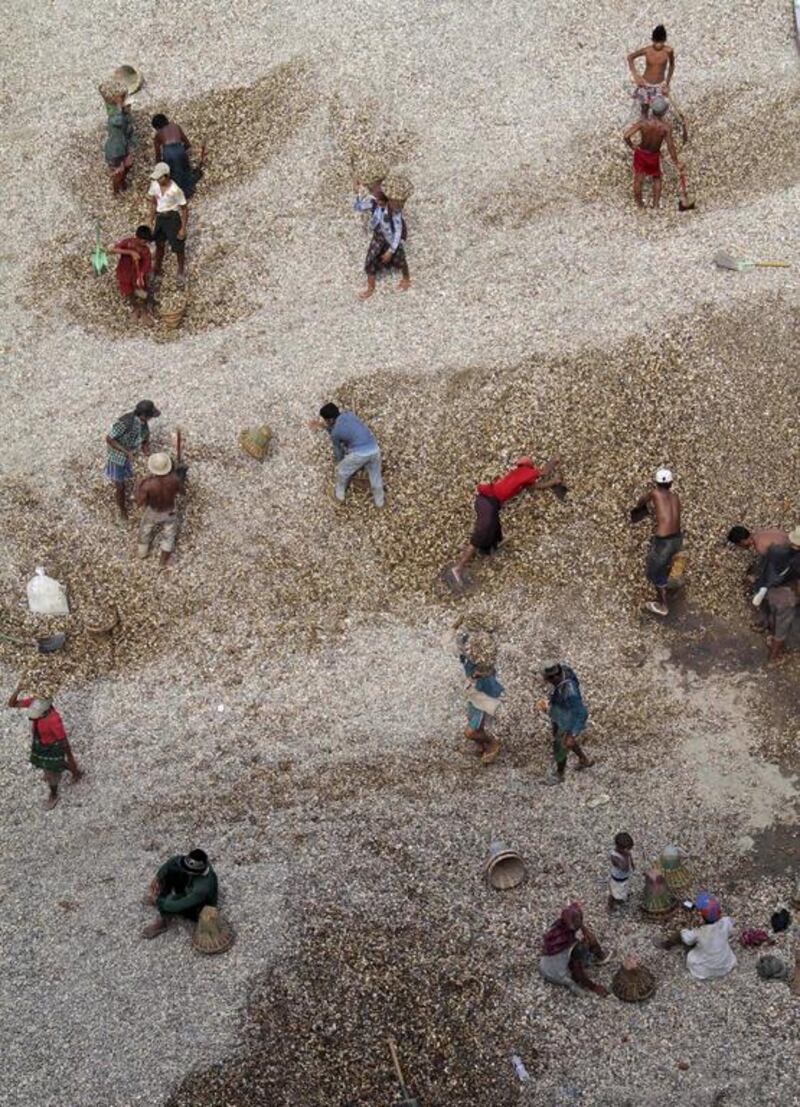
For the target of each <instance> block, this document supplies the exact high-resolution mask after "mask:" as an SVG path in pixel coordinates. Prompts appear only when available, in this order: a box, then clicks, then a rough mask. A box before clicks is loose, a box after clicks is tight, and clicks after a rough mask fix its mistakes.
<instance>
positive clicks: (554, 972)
mask: <svg viewBox="0 0 800 1107" xmlns="http://www.w3.org/2000/svg"><path fill="white" fill-rule="evenodd" d="M579 932H580V933H581V934H582V936H583V937H582V940H581V941H578V933H579ZM610 959H611V952H608V953H606V952H605V951H604V950H603V948H602V947H601V945H600V943H599V942H598V940H597V937H596V935H595V933H594V931H593V930H592V929H591V928H590V926H589V924H588V923H587V922H585V921H584V918H583V909H582V908H581V905H580V904H579V903H570V904H569V905H568V906H567V907H565V908H564V910H563V911H562V912H561V914H560V915H559V917H558V918H557V919H556V921H555V922H554V923H553V925H552V926H551V927H550V929H549V930H548V931H547V932H546V933H545V935H544V937H543V938H542V955H541V957H540V958H539V972H540V973H541V974H542V976H543V977H544V978H545V980H547V981H549V982H550V983H551V984H561V985H563V987H565V988H569V990H570V991H571V992H574V993H575V995H584V994H585V993H586V991H590V992H594V993H595V995H599V996H607V995H608V991H607V990H606V989H605V988H604V987H603V985H602V984H596V983H595V982H594V981H593V980H590V979H589V977H588V975H587V973H586V967H587V965H591V964H595V965H605V963H606V962H607V961H609V960H610Z"/></svg>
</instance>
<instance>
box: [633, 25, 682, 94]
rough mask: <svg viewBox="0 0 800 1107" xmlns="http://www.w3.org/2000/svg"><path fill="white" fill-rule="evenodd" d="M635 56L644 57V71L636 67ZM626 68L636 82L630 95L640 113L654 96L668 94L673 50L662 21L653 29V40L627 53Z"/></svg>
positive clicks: (673, 57)
mask: <svg viewBox="0 0 800 1107" xmlns="http://www.w3.org/2000/svg"><path fill="white" fill-rule="evenodd" d="M637 58H644V60H645V66H644V73H640V72H639V70H638V69H637V68H636V60H637ZM628 68H629V69H630V71H631V76H632V77H633V79H634V81H635V82H636V88H635V89H634V91H633V93H632V95H633V98H634V100H636V101H637V102H638V103H639V104H641V107H642V115H646V114H647V109H648V108H649V107H650V105H651V104H652V102H653V101H654V100H655V98H656V96H667V97H668V96H669V83H670V81H671V80H672V75H673V74H674V72H675V51H674V50H673V49H672V47H671V46H667V32H666V29H665V28H664V25H663V24H662V23H659V25H658V26H657V27H656V28H655V30H654V31H653V40H652V42H651V43H650V45H649V46H643V47H642V48H641V50H633V51H632V52H631V53H630V54H628Z"/></svg>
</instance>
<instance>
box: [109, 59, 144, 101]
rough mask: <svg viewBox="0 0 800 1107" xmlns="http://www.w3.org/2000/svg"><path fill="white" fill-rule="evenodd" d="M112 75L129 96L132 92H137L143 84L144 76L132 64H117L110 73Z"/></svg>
mask: <svg viewBox="0 0 800 1107" xmlns="http://www.w3.org/2000/svg"><path fill="white" fill-rule="evenodd" d="M112 77H113V79H114V80H115V81H117V82H118V83H119V84H121V85H124V86H125V91H126V92H127V94H128V95H129V96H133V94H134V92H138V91H139V89H140V88H141V87H142V85H143V84H144V77H143V76H142V75H141V73H140V72H139V70H138V69H136V67H135V66H133V65H119V66H117V68H116V69H115V70H114V72H113V73H112Z"/></svg>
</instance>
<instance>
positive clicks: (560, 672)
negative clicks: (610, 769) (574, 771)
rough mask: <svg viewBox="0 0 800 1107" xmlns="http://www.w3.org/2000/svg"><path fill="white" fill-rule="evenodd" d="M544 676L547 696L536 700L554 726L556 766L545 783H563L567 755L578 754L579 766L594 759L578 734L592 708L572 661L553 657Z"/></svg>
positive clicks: (582, 767) (589, 764)
mask: <svg viewBox="0 0 800 1107" xmlns="http://www.w3.org/2000/svg"><path fill="white" fill-rule="evenodd" d="M542 676H543V677H544V679H545V680H546V681H547V683H548V684H549V685H550V691H549V694H548V696H547V697H546V698H545V697H542V699H540V700H537V702H536V706H537V708H538V709H539V710H540V711H542V712H545V713H546V714H547V715H549V717H550V725H551V727H552V730H553V759H554V761H555V769H554V771H553V772H552V773H551V774H550V776H547V777H545V780H544V782H545V784H563V782H564V775H565V773H566V771H567V757H568V756H569V753H570V752H572V753H574V754H575V756H576V757H577V758H578V766H577V767H578V770H579V771H580V770H581V769H589V768H591V766H592V765H594V760H593V759H592V758H591V757H587V755H586V754H585V753H584V751H583V749H582V748H581V746H580V745H579V744H578V738H579V737H580V735H581V734H583V731H584V729H585V727H586V722H587V720H588V718H589V712H588V710H587V708H586V704H585V703H584V702H583V696H582V695H581V686H580V683H579V682H578V678H577V677H576V675H575V673H574V672H573V671H572V669H570V667H569V665H564V664H563V662H561V661H551V662H549V663H548V664H547V665H545V666H544V668H543V669H542Z"/></svg>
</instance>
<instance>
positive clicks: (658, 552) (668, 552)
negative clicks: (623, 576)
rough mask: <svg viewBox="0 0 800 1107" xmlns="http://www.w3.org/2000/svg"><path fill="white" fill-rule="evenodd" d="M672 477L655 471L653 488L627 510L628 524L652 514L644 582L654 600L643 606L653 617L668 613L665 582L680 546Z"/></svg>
mask: <svg viewBox="0 0 800 1107" xmlns="http://www.w3.org/2000/svg"><path fill="white" fill-rule="evenodd" d="M672 482H673V476H672V471H671V470H670V469H659V470H658V471H657V473H656V475H655V487H654V488H651V489H650V491H649V492H645V494H644V495H643V496H642V497H641V498H640V499H639V500H638V501H637V502H636V503H635V504H634V506H633V507H632V508H631V521H632V522H638V521H639V517H640V516H641V518H644V517H645V516H646V515H647V514H648V511H649V510H650V509H651V508H652V511H653V514H654V515H655V534H654V535H653V537H652V538H651V539H650V550H649V552H648V554H647V565H646V573H647V579H648V580H649V581H650V583H651V584H653V585H654V586H655V589H656V599H655V600H654V601H651V602H650V603H647V604H646V605H645V606H646V608H647V610H648V611H652V612H653V613H654V614H655V615H661V616H662V617H663V616H666V615H668V614H669V605H668V603H667V582H668V581H669V571H670V569H671V568H672V562H673V559H674V558H675V555H676V554H677V553H679V552H680V550H681V549H682V547H683V534H682V533H681V501H680V497H679V496H678V494H677V492H673V491H672Z"/></svg>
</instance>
